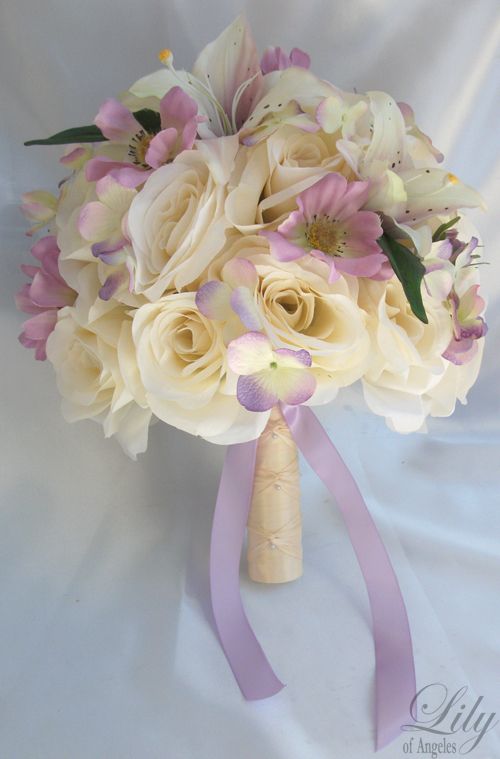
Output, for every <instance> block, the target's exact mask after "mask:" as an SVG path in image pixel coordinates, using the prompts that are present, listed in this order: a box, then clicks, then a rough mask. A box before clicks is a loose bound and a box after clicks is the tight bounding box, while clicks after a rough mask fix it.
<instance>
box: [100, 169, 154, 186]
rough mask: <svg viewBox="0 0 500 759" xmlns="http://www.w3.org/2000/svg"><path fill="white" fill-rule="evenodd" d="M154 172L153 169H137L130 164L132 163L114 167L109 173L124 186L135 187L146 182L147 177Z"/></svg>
mask: <svg viewBox="0 0 500 759" xmlns="http://www.w3.org/2000/svg"><path fill="white" fill-rule="evenodd" d="M152 173H153V169H151V170H145V169H136V168H133V167H132V166H130V164H123V165H122V167H121V168H116V169H112V170H111V171H110V173H109V175H110V176H111V177H113V179H116V181H117V182H118V183H119V184H121V185H122V186H123V187H129V188H130V189H134V188H136V187H138V186H139V185H140V184H144V182H145V181H146V179H147V178H148V177H149V176H150V174H152Z"/></svg>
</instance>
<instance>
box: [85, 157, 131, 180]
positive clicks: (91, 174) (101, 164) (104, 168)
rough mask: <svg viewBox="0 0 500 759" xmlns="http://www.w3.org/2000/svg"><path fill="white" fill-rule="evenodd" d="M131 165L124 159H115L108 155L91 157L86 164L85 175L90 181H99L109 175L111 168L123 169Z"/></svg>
mask: <svg viewBox="0 0 500 759" xmlns="http://www.w3.org/2000/svg"><path fill="white" fill-rule="evenodd" d="M127 166H129V164H128V163H124V162H123V161H113V159H112V158H106V156H96V157H95V158H91V159H90V161H88V162H87V163H86V165H85V177H86V179H88V181H89V182H97V181H98V180H99V179H102V178H103V177H105V176H107V175H108V174H109V172H110V171H111V169H121V168H123V167H127Z"/></svg>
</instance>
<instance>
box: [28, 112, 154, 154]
mask: <svg viewBox="0 0 500 759" xmlns="http://www.w3.org/2000/svg"><path fill="white" fill-rule="evenodd" d="M134 116H135V118H136V120H137V121H138V122H139V124H140V125H141V127H142V128H143V129H145V131H146V132H148V133H149V134H157V133H158V132H159V131H160V129H161V118H160V114H159V113H157V112H156V111H153V110H152V109H151V108H142V109H141V110H140V111H135V113H134ZM106 141H107V137H105V136H104V135H103V133H102V132H101V130H100V129H99V127H98V126H96V125H95V124H89V125H88V126H81V127H73V128H72V129H65V130H64V131H63V132H57V134H53V135H52V137H46V138H45V139H39V140H28V142H25V143H24V144H25V145H26V146H28V147H29V146H30V145H71V144H73V143H78V142H106Z"/></svg>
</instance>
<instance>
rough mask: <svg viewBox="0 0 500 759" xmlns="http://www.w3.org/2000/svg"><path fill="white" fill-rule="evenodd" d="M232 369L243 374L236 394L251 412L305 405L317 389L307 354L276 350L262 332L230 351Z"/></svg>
mask: <svg viewBox="0 0 500 759" xmlns="http://www.w3.org/2000/svg"><path fill="white" fill-rule="evenodd" d="M227 361H228V364H229V367H230V369H232V371H233V372H235V374H239V375H240V376H239V377H238V383H237V389H236V394H237V397H238V400H239V402H240V403H241V405H242V406H244V408H246V409H247V410H248V411H268V410H269V409H271V408H272V407H273V406H275V405H276V404H277V403H279V402H280V401H282V402H283V403H287V404H289V405H290V406H296V405H298V404H300V403H305V401H307V400H309V398H310V397H311V396H312V394H313V393H314V390H315V389H316V378H315V377H314V375H313V374H311V372H309V371H308V368H309V367H310V366H311V355H310V353H308V352H307V351H305V350H299V351H294V350H289V349H287V348H280V349H278V350H273V348H272V345H271V342H270V341H269V339H268V338H267V337H266V336H265V335H263V334H262V333H261V332H247V333H246V334H245V335H242V336H241V337H238V338H236V340H232V341H231V342H230V343H229V346H228V349H227Z"/></svg>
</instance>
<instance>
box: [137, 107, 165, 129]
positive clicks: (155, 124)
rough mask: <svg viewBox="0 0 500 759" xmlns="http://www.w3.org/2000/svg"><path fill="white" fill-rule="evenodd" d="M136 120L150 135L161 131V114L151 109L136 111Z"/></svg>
mask: <svg viewBox="0 0 500 759" xmlns="http://www.w3.org/2000/svg"><path fill="white" fill-rule="evenodd" d="M134 118H135V119H136V120H137V121H138V122H139V124H140V125H141V127H142V128H143V129H145V130H146V132H148V133H149V134H157V133H158V132H159V131H160V129H161V119H160V114H159V113H158V112H157V111H153V110H152V109H151V108H142V109H141V110H140V111H134Z"/></svg>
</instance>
